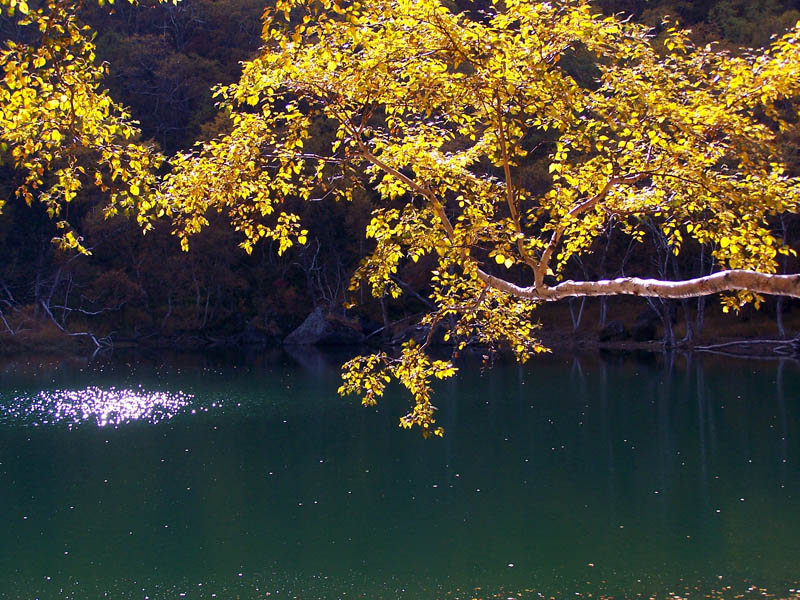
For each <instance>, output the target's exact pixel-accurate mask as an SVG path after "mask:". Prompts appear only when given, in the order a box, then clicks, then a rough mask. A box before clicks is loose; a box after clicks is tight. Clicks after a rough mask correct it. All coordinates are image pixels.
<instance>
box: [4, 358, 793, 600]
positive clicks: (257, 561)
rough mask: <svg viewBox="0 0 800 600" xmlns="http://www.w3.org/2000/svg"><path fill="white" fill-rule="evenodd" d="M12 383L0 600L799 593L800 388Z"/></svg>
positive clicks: (509, 367) (165, 370)
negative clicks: (351, 390) (376, 400)
mask: <svg viewBox="0 0 800 600" xmlns="http://www.w3.org/2000/svg"><path fill="white" fill-rule="evenodd" d="M344 358H346V357H345V356H335V355H324V354H318V353H316V352H315V351H312V350H308V351H306V350H303V351H300V352H295V356H294V357H293V356H290V355H288V354H283V353H281V352H276V353H273V354H270V355H261V356H240V355H230V356H225V355H214V356H204V357H186V356H184V357H172V358H162V359H158V360H156V359H152V358H151V359H147V358H142V357H138V356H121V357H119V356H117V357H115V358H114V359H113V360H111V359H98V360H96V361H94V362H92V363H89V362H87V361H80V360H68V361H57V360H54V359H42V360H34V359H19V360H15V361H8V360H6V361H5V362H2V363H0V519H2V529H0V541H1V542H2V544H0V598H11V599H27V598H39V599H42V600H46V599H51V598H52V599H55V598H65V599H66V598H74V599H83V598H86V599H94V598H120V599H127V598H139V599H145V598H150V599H167V598H169V599H172V598H203V599H205V598H221V599H228V598H231V599H233V598H243V599H245V598H246V599H250V598H323V599H328V598H331V599H333V598H409V599H416V598H419V599H426V598H431V599H433V598H504V599H505V598H542V597H544V598H550V597H555V598H577V597H582V598H588V597H593V598H600V597H615V598H625V597H629V598H634V597H644V598H649V597H658V598H667V597H669V596H670V595H678V596H681V597H687V596H688V597H697V598H701V597H704V596H714V597H724V598H728V597H729V598H735V597H741V596H742V595H743V596H745V597H753V598H755V597H759V598H762V597H765V596H767V597H769V596H777V597H781V598H788V597H791V598H800V592H798V591H797V590H798V587H796V586H800V368H798V364H797V363H796V362H790V361H784V362H778V361H746V360H730V359H722V358H718V357H712V356H694V357H689V358H687V357H685V356H677V357H675V358H674V360H672V361H670V360H667V359H666V358H665V357H662V356H654V355H653V356H649V357H645V358H644V359H634V358H624V359H623V358H619V357H601V356H598V355H588V356H581V357H580V358H575V357H558V356H554V357H553V356H551V357H544V358H537V359H534V360H532V361H531V362H530V363H529V364H528V365H525V366H522V367H520V366H517V365H513V364H498V365H496V366H495V367H494V368H493V369H491V370H489V371H487V372H481V368H480V367H481V365H480V362H479V361H474V362H471V361H467V362H466V363H465V364H463V365H462V369H461V372H460V373H459V375H458V376H457V377H456V378H455V379H454V380H452V381H447V382H443V383H442V384H441V385H439V386H438V388H437V392H436V400H435V404H436V405H437V406H438V407H439V408H440V411H439V422H440V424H442V425H443V426H444V427H445V430H446V434H445V437H444V439H431V440H423V439H422V438H421V436H420V435H419V434H418V433H416V432H408V431H404V430H401V429H399V428H398V426H397V422H398V418H399V417H400V416H401V415H402V414H404V410H405V408H406V406H407V403H406V402H407V401H406V398H405V396H404V395H403V394H402V393H401V392H399V391H394V392H392V393H391V394H389V395H388V397H387V398H386V399H385V400H384V401H383V403H382V404H381V405H380V406H379V407H378V408H377V409H366V408H362V407H361V406H360V405H359V404H358V403H357V401H355V400H354V399H341V398H338V397H337V395H336V388H337V386H338V384H339V371H338V367H337V365H338V364H339V363H340V362H341V361H342V360H343V359H344Z"/></svg>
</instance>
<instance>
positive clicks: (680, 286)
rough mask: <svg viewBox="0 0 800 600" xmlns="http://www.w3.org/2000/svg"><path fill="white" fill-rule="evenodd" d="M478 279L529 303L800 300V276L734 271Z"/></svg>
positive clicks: (484, 274)
mask: <svg viewBox="0 0 800 600" xmlns="http://www.w3.org/2000/svg"><path fill="white" fill-rule="evenodd" d="M478 277H479V278H480V279H481V281H483V282H484V283H486V284H487V285H490V286H492V287H494V288H496V289H498V290H500V291H502V292H505V293H507V294H511V295H513V296H517V297H519V298H528V299H530V300H547V301H553V300H561V299H562V298H569V297H571V296H578V297H581V296H619V295H629V296H648V297H656V298H665V299H667V298H669V299H680V298H697V297H699V296H708V295H710V294H717V293H719V292H733V291H747V292H755V293H758V294H770V295H776V296H789V297H791V298H800V275H772V274H769V273H759V272H757V271H745V270H741V269H732V270H728V271H720V272H718V273H714V274H712V275H706V276H705V277H697V278H695V279H686V280H684V281H665V280H659V279H641V278H639V277H620V278H618V279H603V280H599V281H571V280H570V281H564V282H563V283H560V284H558V285H555V286H552V287H551V286H543V287H536V286H530V287H522V286H518V285H516V284H514V283H511V282H509V281H506V280H504V279H500V278H499V277H495V276H493V275H489V274H488V273H485V272H484V271H481V270H480V269H479V270H478Z"/></svg>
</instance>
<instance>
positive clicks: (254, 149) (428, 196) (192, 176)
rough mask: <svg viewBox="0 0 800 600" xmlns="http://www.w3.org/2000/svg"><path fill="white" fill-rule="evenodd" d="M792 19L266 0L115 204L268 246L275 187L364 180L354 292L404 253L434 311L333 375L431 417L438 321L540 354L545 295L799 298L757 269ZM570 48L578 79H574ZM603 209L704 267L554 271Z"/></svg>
mask: <svg viewBox="0 0 800 600" xmlns="http://www.w3.org/2000/svg"><path fill="white" fill-rule="evenodd" d="M0 2H3V5H4V6H6V5H8V3H9V2H11V3H13V2H14V0H0ZM50 3H51V4H54V5H56V4H58V2H56V0H50ZM798 36H800V27H798V28H795V29H794V30H793V31H791V32H790V33H788V34H787V35H785V36H784V37H782V38H780V39H779V40H777V41H776V42H775V43H774V44H773V45H772V46H771V47H770V48H769V49H768V50H766V51H763V52H759V53H746V52H743V53H742V54H738V55H732V54H728V53H724V52H721V51H718V50H716V49H715V48H714V47H713V46H705V47H695V46H694V45H693V44H692V43H691V41H690V40H689V38H688V36H687V34H686V33H685V32H682V31H679V30H678V29H676V28H674V27H669V26H667V27H666V28H665V31H663V32H662V34H661V35H660V36H659V37H658V38H654V37H653V35H652V33H651V32H650V31H649V30H648V29H646V28H644V27H642V26H638V25H636V24H633V23H630V22H626V21H621V20H619V19H616V18H613V17H608V18H604V17H602V16H600V15H595V14H593V12H592V9H591V7H590V5H589V4H588V3H587V2H586V1H585V0H565V1H564V2H558V3H546V2H542V3H532V2H530V1H527V0H505V1H504V2H499V1H497V2H494V3H493V4H492V5H491V7H490V8H487V9H485V10H473V11H468V12H458V11H456V10H452V9H450V8H449V7H448V5H447V4H445V3H444V2H442V1H440V0H374V1H370V2H360V1H358V0H353V1H348V2H343V1H339V0H279V1H278V2H277V3H276V6H275V8H274V9H270V10H267V11H266V13H265V15H264V28H263V42H264V46H263V48H262V50H261V52H260V54H259V55H258V56H256V57H255V58H254V59H253V60H251V61H248V62H246V63H244V65H243V73H242V76H241V79H240V80H239V82H238V83H236V84H234V85H230V86H225V87H221V88H219V89H218V91H217V93H218V96H219V98H220V104H221V107H222V108H223V109H224V110H225V111H227V112H228V113H229V114H230V116H231V121H232V123H231V130H230V132H229V133H228V134H226V135H224V136H222V137H219V138H218V139H215V140H213V141H211V142H208V143H205V144H202V145H200V146H198V147H197V148H196V149H195V150H194V151H192V152H190V153H184V154H179V155H177V156H175V157H173V158H172V159H171V161H170V163H171V170H170V172H169V174H168V175H167V176H166V177H164V178H163V180H162V181H161V182H160V183H159V185H158V188H157V189H156V190H155V193H154V195H152V196H150V195H145V193H143V186H140V185H139V183H138V181H139V179H136V178H134V179H133V183H132V184H130V185H129V186H128V190H127V194H122V195H117V196H116V197H112V202H111V205H110V206H111V209H112V210H114V209H115V208H116V207H117V206H119V205H122V207H123V208H130V207H132V206H133V204H136V209H137V210H138V218H139V219H140V221H141V222H142V223H143V224H144V225H145V226H147V225H148V224H149V223H150V222H151V221H152V220H153V219H155V218H157V217H158V216H159V215H161V214H168V215H171V216H172V217H173V219H174V223H175V231H176V233H177V234H178V236H179V237H180V238H181V244H182V246H183V247H184V248H188V240H189V237H190V236H191V235H192V234H195V233H197V232H198V231H200V230H201V229H202V228H203V227H205V226H207V225H208V222H209V221H208V218H209V212H214V211H218V212H221V213H224V214H225V215H227V217H228V218H229V219H230V221H231V222H232V224H233V225H234V227H235V228H236V229H237V230H238V231H240V232H241V234H242V235H243V238H244V239H243V242H242V246H243V247H244V249H245V250H247V251H251V250H252V248H253V246H254V244H256V243H257V242H258V241H259V240H262V239H264V238H271V239H272V240H273V241H274V242H275V243H276V244H277V245H278V248H279V251H280V252H283V251H285V250H286V249H288V248H289V247H291V246H292V245H293V244H295V243H299V244H304V243H305V242H306V236H307V232H306V230H304V229H302V224H301V221H300V218H299V217H298V216H297V215H296V214H294V213H292V212H290V211H289V210H288V209H287V206H289V205H290V204H291V203H292V202H295V201H297V200H298V199H301V200H306V201H313V200H320V199H323V198H338V199H341V200H344V201H347V200H350V199H351V198H353V197H354V194H355V193H356V192H357V191H359V190H368V191H369V192H370V193H371V194H372V199H373V202H374V206H375V208H374V210H373V213H372V219H371V221H370V223H369V225H368V226H367V229H366V235H367V237H368V238H370V239H371V240H372V243H373V247H372V250H371V252H370V253H369V254H368V255H367V256H366V257H365V258H364V260H363V262H362V263H361V265H360V267H359V268H358V270H357V272H356V274H355V277H354V279H353V281H352V283H351V289H352V290H354V291H355V290H358V289H360V288H361V286H366V287H368V288H369V289H370V290H371V292H372V294H373V295H375V296H376V297H383V296H384V295H385V294H390V295H392V296H395V297H397V296H399V295H400V294H401V293H402V290H401V288H400V287H399V285H398V284H397V282H396V280H395V278H394V277H393V276H394V274H395V273H396V271H397V270H398V269H399V268H400V267H402V266H403V265H404V264H406V263H419V264H420V265H423V266H426V267H429V273H430V289H431V292H430V299H431V301H432V303H433V305H434V307H435V308H434V309H432V310H431V311H430V312H429V313H428V314H427V315H426V316H425V317H424V318H423V324H424V325H426V326H427V327H428V331H429V333H428V335H427V338H426V339H424V340H420V341H414V340H412V341H410V342H408V343H407V344H405V345H404V346H403V348H402V349H401V351H400V354H399V356H397V357H393V356H390V355H389V354H387V353H385V352H379V353H376V354H373V355H370V356H364V357H358V358H356V359H354V360H352V361H350V362H349V363H348V364H347V365H345V371H344V375H343V377H344V383H343V385H342V387H341V389H340V391H341V392H342V393H358V394H360V395H361V396H362V398H363V402H364V403H365V404H373V403H375V402H376V400H377V399H378V398H379V397H380V396H381V395H382V394H383V393H384V391H385V387H386V385H387V384H388V383H389V382H390V381H391V380H392V379H393V378H394V379H397V380H398V381H399V382H400V383H401V384H402V385H404V386H405V387H406V388H407V389H408V390H409V391H410V392H411V395H412V396H413V407H412V409H411V411H410V412H409V413H408V414H407V415H406V416H404V417H403V418H402V419H401V425H402V426H404V427H412V426H414V425H418V426H420V427H421V428H422V430H423V433H425V434H430V433H435V434H441V429H440V428H437V427H436V426H435V417H434V411H435V408H434V407H433V405H432V403H431V380H432V379H434V378H444V377H448V376H450V375H452V374H453V373H454V372H455V367H454V366H453V364H452V362H451V361H441V360H436V361H434V360H431V359H430V358H429V357H428V355H427V354H426V347H427V345H428V344H429V343H430V340H431V339H432V335H433V333H434V331H435V329H436V328H437V327H438V326H439V325H440V324H443V323H447V324H448V331H447V332H446V334H445V335H446V337H448V338H452V339H453V340H454V341H455V343H456V347H457V348H459V349H461V348H463V347H465V346H466V345H467V344H468V343H471V342H473V341H475V342H478V343H481V344H484V345H488V346H490V347H492V348H493V347H495V346H496V345H498V344H506V345H508V346H509V347H510V348H511V349H512V350H513V351H514V353H515V354H516V356H517V357H518V358H519V359H520V360H526V359H527V358H528V357H529V356H530V355H531V354H533V353H536V352H542V351H544V350H545V349H544V348H543V347H542V345H541V344H540V343H539V342H538V341H537V340H536V337H535V329H536V326H535V324H534V320H533V315H534V310H535V308H536V305H537V303H539V302H542V301H553V300H558V299H562V298H566V297H573V296H583V297H586V296H606V295H617V294H634V295H640V296H649V297H650V296H652V297H660V298H686V297H695V296H702V295H707V294H712V293H717V292H727V293H728V294H727V296H725V297H724V299H723V308H724V309H725V310H730V309H731V308H733V309H736V308H738V306H740V304H741V303H743V302H748V301H753V302H755V303H756V304H757V303H758V302H760V301H761V294H778V295H785V296H792V297H800V275H775V274H774V273H775V271H776V268H777V266H778V257H779V256H780V255H782V254H783V255H788V254H794V250H793V249H792V248H790V247H788V246H787V245H786V244H784V242H783V241H782V240H781V239H780V237H779V236H778V235H777V234H776V231H774V230H773V227H772V224H773V222H774V221H775V219H776V218H777V217H778V216H780V215H783V214H786V213H794V212H797V210H798V202H800V186H798V180H797V179H796V178H794V177H792V176H790V175H789V174H787V172H786V168H785V166H784V160H783V159H782V156H781V153H782V147H781V146H780V145H779V144H778V142H777V140H778V135H779V134H780V132H781V131H782V130H785V129H786V128H787V127H788V125H789V124H790V122H791V121H792V120H793V119H794V118H795V102H794V100H795V96H797V94H798V91H800V90H798V87H800V79H798V78H797V77H796V74H797V73H798V72H800V71H799V70H798V67H800V64H799V63H800V39H798ZM83 43H84V44H85V43H86V42H85V41H84V42H83ZM584 56H592V57H593V61H594V69H596V74H597V76H596V80H595V81H591V80H589V81H587V78H586V77H585V70H584V75H583V76H581V77H578V74H577V73H576V70H575V65H576V64H577V63H578V62H580V61H576V57H584ZM90 87H91V86H90ZM48 93H49V92H48ZM4 102H5V99H4ZM109 118H110V117H109ZM320 132H329V133H330V135H327V134H321V133H320ZM6 135H7V134H6V133H5V132H4V133H3V137H4V138H5V137H6ZM532 162H543V163H545V164H546V165H547V167H546V170H547V171H548V172H549V173H550V176H551V181H550V182H549V183H548V185H546V186H545V187H544V188H541V187H540V186H537V185H531V184H529V182H528V180H527V179H526V177H524V176H523V175H524V173H525V170H524V167H525V166H526V165H527V164H529V163H532ZM22 166H23V167H25V164H24V163H22ZM111 166H112V168H113V160H112V162H111ZM137 177H138V176H137ZM146 183H147V187H148V188H151V187H152V186H153V185H154V183H153V182H152V181H151V180H147V181H146ZM131 185H135V186H136V189H135V190H134V189H133V188H132V187H131ZM612 224H613V225H615V226H616V227H618V228H619V229H621V230H622V231H623V232H625V233H626V234H627V235H629V236H631V237H632V238H633V239H635V240H642V239H643V238H644V237H645V236H647V235H648V233H649V230H650V229H651V228H652V227H653V225H654V224H655V227H656V229H657V231H658V232H659V235H663V236H664V237H665V239H666V240H667V243H668V244H669V247H670V250H671V251H672V252H675V253H679V252H681V250H682V249H683V248H684V246H685V244H684V241H685V240H686V241H689V240H691V241H692V243H693V244H699V245H702V246H704V247H706V246H707V247H708V249H709V251H710V252H712V253H713V256H714V258H715V261H716V264H717V265H719V268H720V269H721V270H720V271H718V272H715V273H713V274H710V275H708V276H705V277H700V278H696V279H691V280H687V281H666V280H654V279H643V278H636V277H625V278H620V279H614V280H599V281H564V277H565V273H566V272H567V271H566V269H567V267H568V264H569V263H570V261H571V260H572V259H573V257H576V256H580V255H582V254H585V253H589V252H591V251H592V248H593V245H594V243H595V241H596V240H598V238H599V237H600V236H601V235H602V234H603V232H606V231H608V229H609V227H610V226H611V225H612Z"/></svg>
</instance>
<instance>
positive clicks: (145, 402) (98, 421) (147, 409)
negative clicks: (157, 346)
mask: <svg viewBox="0 0 800 600" xmlns="http://www.w3.org/2000/svg"><path fill="white" fill-rule="evenodd" d="M193 399H194V396H193V395H192V394H187V393H184V392H161V391H146V390H142V389H138V390H135V389H117V388H115V387H109V388H100V387H96V386H89V387H86V388H83V389H79V390H62V389H56V390H43V391H41V392H39V393H37V394H33V395H26V394H20V395H14V396H12V397H11V398H9V399H8V400H6V399H5V398H3V397H2V396H0V422H2V423H3V424H16V425H19V424H24V425H28V426H32V427H38V426H41V425H55V424H60V425H67V426H68V427H70V428H72V427H74V426H76V425H81V424H86V423H88V424H93V425H97V426H98V427H107V426H111V427H118V426H119V425H124V424H126V423H131V422H133V421H143V422H147V423H151V424H157V423H161V422H163V421H167V420H169V419H171V418H173V417H174V416H175V415H177V414H178V413H179V412H181V411H183V410H185V409H187V408H188V407H189V406H190V405H191V403H192V400H193ZM201 410H204V409H201Z"/></svg>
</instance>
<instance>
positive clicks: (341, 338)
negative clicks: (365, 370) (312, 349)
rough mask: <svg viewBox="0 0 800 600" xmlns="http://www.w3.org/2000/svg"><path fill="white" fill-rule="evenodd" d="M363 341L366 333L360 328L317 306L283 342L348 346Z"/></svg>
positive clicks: (294, 344)
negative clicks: (327, 314)
mask: <svg viewBox="0 0 800 600" xmlns="http://www.w3.org/2000/svg"><path fill="white" fill-rule="evenodd" d="M363 341H364V334H363V333H361V332H360V331H359V330H358V329H355V328H353V327H351V326H349V325H348V324H347V323H345V322H344V320H343V319H336V318H335V317H333V316H326V315H325V313H323V312H322V309H321V308H315V309H314V311H313V312H312V313H311V314H310V315H308V317H306V320H305V321H303V322H302V323H301V324H300V326H299V327H298V328H297V329H295V330H294V331H292V332H291V333H290V334H289V335H288V336H286V339H285V340H283V343H284V344H287V345H290V346H291V345H293V346H304V345H305V346H309V345H315V346H326V345H327V346H339V345H341V346H346V345H354V344H361V343H363Z"/></svg>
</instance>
